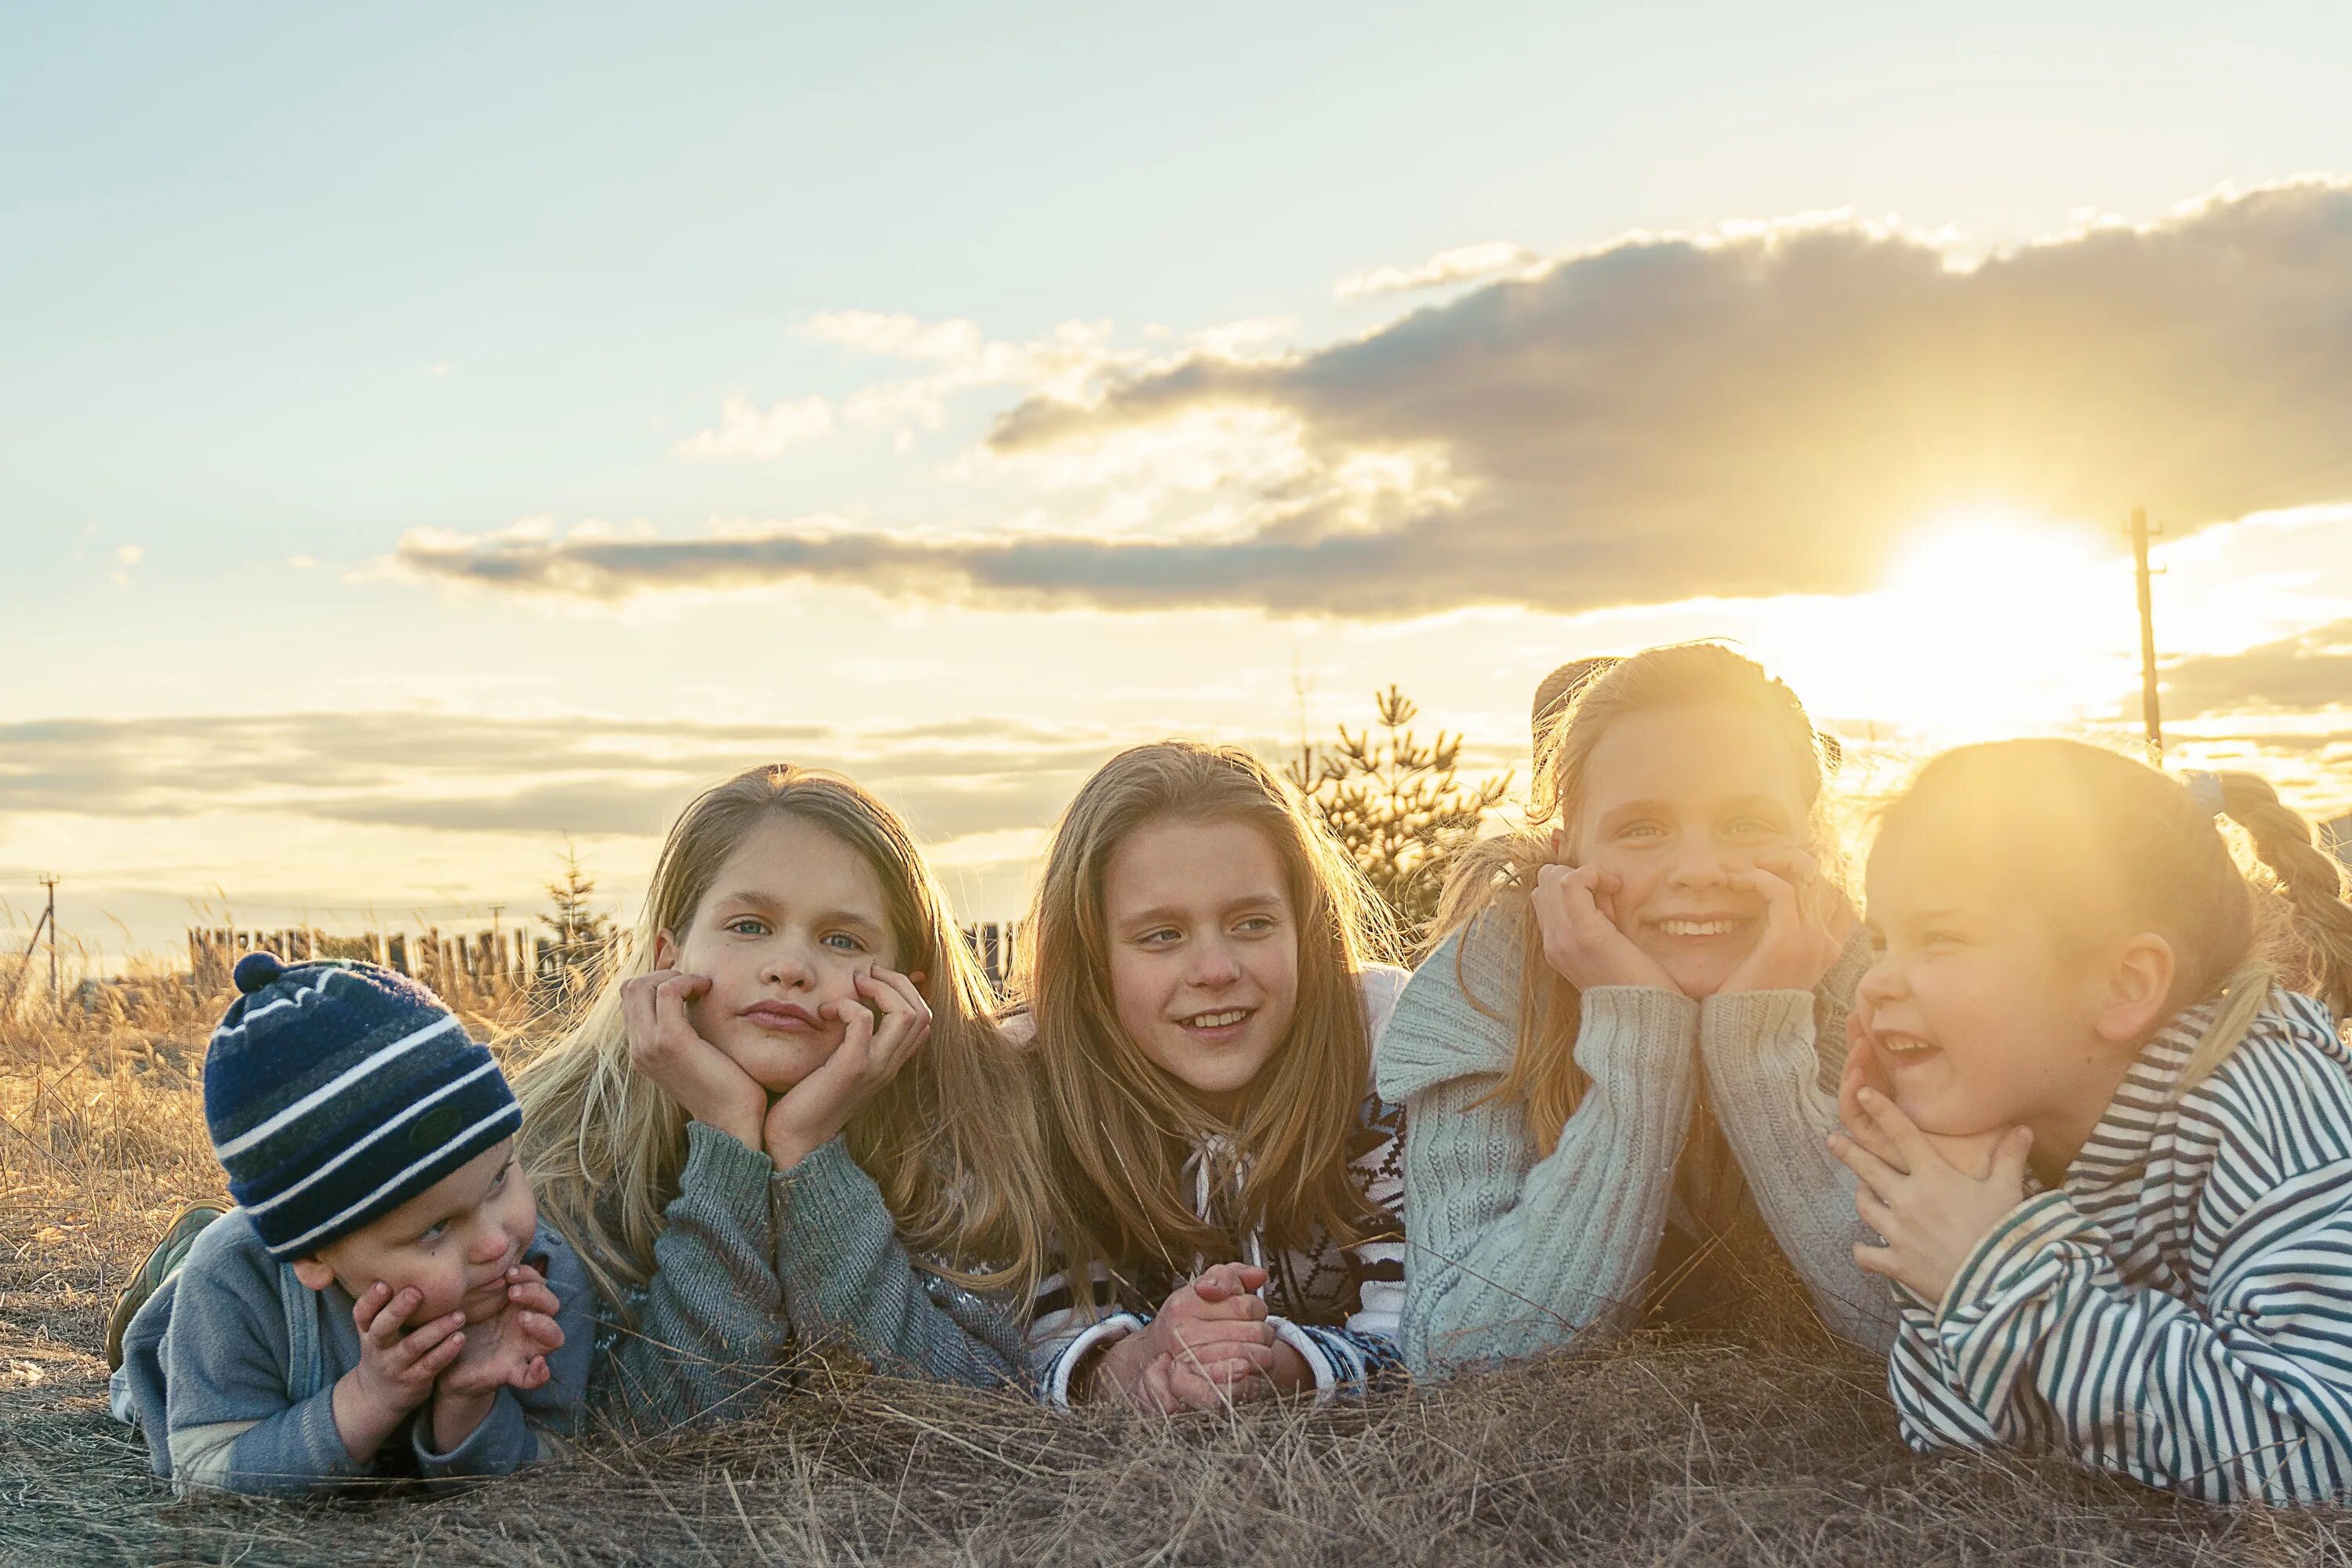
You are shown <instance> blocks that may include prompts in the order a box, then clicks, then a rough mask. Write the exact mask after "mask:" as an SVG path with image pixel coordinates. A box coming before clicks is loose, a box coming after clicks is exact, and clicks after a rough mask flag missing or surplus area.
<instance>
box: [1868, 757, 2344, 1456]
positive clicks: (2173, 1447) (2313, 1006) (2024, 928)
mask: <svg viewBox="0 0 2352 1568" xmlns="http://www.w3.org/2000/svg"><path fill="white" fill-rule="evenodd" d="M2217 813H2219V814H2223V815H2226V816H2229V817H2230V818H2231V820H2233V821H2235V822H2236V823H2237V824H2238V825H2239V826H2241V827H2242V828H2244V829H2245V831H2246V834H2247V837H2248V838H2249V839H2250V840H2251V843H2252V847H2253V850H2254V852H2255V854H2256V855H2257V856H2258V857H2259V858H2261V859H2262V861H2263V864H2264V865H2265V866H2266V867H2267V868H2269V870H2270V872H2271V873H2272V876H2273V878H2274V879H2275V882H2274V883H2273V884H2269V885H2256V884H2253V883H2251V882H2250V881H2249V879H2247V877H2246V876H2245V875H2244V874H2243V873H2242V871H2241V870H2240V868H2239V866H2238V864H2237V862H2236V861H2235V860H2234V859H2233V858H2232V857H2231V851H2230V847H2229V846H2228V844H2227V843H2226V842H2225V841H2224V839H2223V837H2222V836H2221V833H2220V832H2219V831H2217V830H2216V827H2215V824H2214V821H2213V818H2214V816H2215V815H2216V814H2217ZM1868 893H1869V903H1868V910H1869V919H1870V929H1871V933H1872V941H1873V944H1874V948H1875V950H1876V957H1875V959H1874V962H1873V963H1872V965H1871V967H1870V969H1869V972H1868V973H1866V974H1865V975H1864V977H1863V981H1862V984H1861V989H1860V992H1859V994H1858V996H1857V999H1856V1003H1855V1026H1854V1028H1853V1050H1852V1053H1851V1061H1850V1066H1849V1068H1848V1071H1847V1074H1846V1079H1845V1084H1844V1091H1843V1100H1844V1106H1845V1111H1846V1119H1847V1128H1848V1130H1849V1131H1850V1133H1851V1136H1847V1135H1836V1136H1835V1137H1834V1138H1833V1142H1834V1144H1835V1146H1836V1149H1837V1152H1838V1153H1839V1156H1840V1158H1842V1159H1843V1160H1844V1161H1845V1163H1847V1164H1849V1165H1851V1166H1852V1167H1853V1170H1854V1171H1855V1173H1857V1174H1859V1175H1860V1177H1861V1178H1862V1183H1863V1186H1862V1190H1861V1192H1860V1194H1858V1198H1857V1202H1858V1204H1859V1206H1860V1212H1861V1215H1862V1217H1863V1219H1864V1221H1865V1222H1866V1223H1867V1224H1868V1225H1869V1226H1870V1227H1871V1228H1872V1229H1874V1230H1875V1231H1876V1232H1877V1233H1878V1234H1879V1236H1880V1237H1883V1238H1884V1245H1882V1246H1875V1247H1858V1248H1857V1255H1858V1257H1859V1258H1860V1260H1861V1262H1862V1264H1863V1266H1864V1268H1869V1269H1872V1270H1873V1271H1874V1272H1876V1273H1879V1274H1883V1275H1885V1276H1886V1277H1887V1278H1889V1279H1892V1280H1893V1281H1895V1295H1896V1299H1897V1301H1898V1302H1899V1304H1900V1306H1901V1309H1902V1319H1903V1322H1902V1333H1901V1337H1900V1338H1899V1339H1898V1341H1897V1342H1896V1344H1895V1352H1894V1356H1893V1359H1892V1363H1891V1371H1890V1374H1889V1380H1888V1381H1889V1386H1890V1387H1891V1389H1892V1390H1893V1393H1894V1396H1895V1407H1896V1411H1897V1413H1898V1415H1899V1416H1900V1418H1901V1425H1902V1430H1903V1435H1904V1437H1905V1439H1906V1441H1907V1442H1908V1443H1909V1444H1910V1445H1911V1446H1912V1447H1915V1448H1917V1449H1920V1450H1922V1451H1925V1450H1928V1449H1931V1448H1935V1447H1947V1446H1950V1447H1981V1448H1991V1447H2020V1448H2031V1449H2040V1450H2044V1451H2055V1452H2059V1453H2065V1454H2071V1455H2073V1456H2074V1457H2075V1458H2078V1459H2080V1460H2082V1461H2084V1462H2085V1463H2087V1464H2090V1465H2093V1466H2096V1467H2098V1468H2103V1469H2108V1470H2114V1471H2117V1472H2119V1473H2121V1474H2123V1475H2126V1476H2130V1477H2132V1478H2133V1479H2137V1480H2139V1481H2143V1482H2146V1483H2147V1484H2148V1485H2150V1486H2157V1487H2165V1488H2169V1489H2173V1490H2176V1491H2179V1492H2184V1493H2187V1494H2188V1495H2189V1496H2191V1497H2197V1498H2202V1499H2205V1500H2210V1501H2213V1502H2236V1501H2240V1500H2268V1501H2272V1502H2315V1501H2320V1500H2341V1499H2342V1498H2343V1497H2344V1496H2345V1495H2346V1494H2347V1488H2348V1487H2352V1358H2348V1357H2347V1352H2346V1347H2347V1344H2352V1059H2347V1055H2346V1052H2345V1049H2344V1047H2343V1045H2342V1044H2341V1042H2340V1041H2339V1040H2338V1038H2337V1037H2336V1022H2335V1019H2334V1018H2333V1017H2331V1016H2330V1014H2329V1007H2330V1006H2331V1005H2332V1006H2334V1007H2335V1008H2336V1009H2339V1010H2341V1009H2342V1008H2344V1007H2345V1006H2346V1005H2347V1002H2352V907H2347V905H2346V904H2345V902H2344V900H2343V897H2342V893H2343V887H2342V882H2341V874H2340V872H2339V870H2338V868H2337V867H2336V864H2335V862H2333V861H2332V860H2330V859H2328V858H2326V856H2325V855H2324V854H2322V853H2321V852H2320V851H2319V850H2318V849H2317V848H2315V847H2314V846H2313V844H2312V842H2311V834H2310V830H2309V828H2308V827H2306V826H2305V824H2304V822H2303V820H2302V819H2301V818H2300V817H2298V816H2295V815H2294V813H2293V812H2292V811H2290V810H2289V809H2287V808H2286V807H2285V806H2284V805H2281V804H2280V803H2279V800H2278V797H2277V796H2276V795H2274V794H2273V792H2272V790H2271V788H2270V786H2269V785H2267V784H2263V782H2262V781H2261V780H2259V779H2257V778H2254V777H2252V775H2250V774H2246V773H2223V774H2220V775H2215V774H2210V773H2199V774H2192V775H2190V784H2189V786H2188V787H2183V786H2182V785H2181V784H2177V783H2175V782H2174V781H2172V780H2171V779H2168V778H2167V777H2165V776H2164V775H2163V774H2162V773H2158V772H2157V771H2156V770H2154V769H2152V768H2149V767H2147V766H2145V765H2143V764H2142V763H2137V762H2135V761H2133V760H2131V759H2129V758H2126V757H2123V756H2119V755H2116V754H2115V753H2113V752H2105V751H2102V750H2099V749H2098V748H2096V747H2094V746H2089V745H2084V744H2081V743H2079V742H2068V741H2012V742H2000V743H1997V744H1991V745H1982V746H1971V747H1967V748H1964V749H1962V750H1959V751H1956V752H1948V753H1946V754H1945V755H1944V756H1942V757H1940V758H1938V759H1937V760H1936V761H1935V762H1933V763H1929V764H1928V765H1927V768H1926V769H1925V770H1924V771H1923V772H1922V773H1920V775H1919V777H1918V780H1917V782H1916V783H1915V784H1913V785H1912V786H1911V788H1910V790H1909V791H1908V792H1907V793H1906V795H1904V796H1903V797H1902V798H1901V799H1900V800H1899V801H1898V802H1896V803H1895V805H1894V806H1893V807H1892V808H1891V809H1889V811H1888V812H1887V813H1886V816H1885V820H1884V823H1883V825H1882V826H1881V829H1880V832H1879V835H1878V838H1877V842H1876V844H1875V845H1874V847H1873V849H1872V852H1871V856H1870V864H1869V873H1868ZM2283 979H2284V980H2286V981H2290V982H2294V983H2300V984H2305V985H2307V986H2309V987H2311V988H2312V989H2313V990H2315V992H2316V993H2317V994H2316V995H2309V994H2297V993H2295V992H2294V991H2291V990H2287V989H2284V987H2283V985H2282V984H2281V981H2282V980H2283Z"/></svg>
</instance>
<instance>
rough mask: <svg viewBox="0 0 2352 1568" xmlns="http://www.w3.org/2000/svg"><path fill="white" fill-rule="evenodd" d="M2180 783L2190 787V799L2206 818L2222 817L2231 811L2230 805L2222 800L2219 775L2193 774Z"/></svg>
mask: <svg viewBox="0 0 2352 1568" xmlns="http://www.w3.org/2000/svg"><path fill="white" fill-rule="evenodd" d="M2180 782H2181V783H2182V784H2187V785H2188V786H2189V799H2191V800H2193V801H2195V802H2196V803H2197V806H2198V809H2199V810H2200V811H2202V812H2204V814H2205V815H2206V816H2221V815H2223V814H2224V813H2225V812H2227V811H2228V810H2229V803H2228V802H2227V801H2225V800H2223V799H2222V798H2221V778H2220V776H2219V775H2217V774H2214V773H2189V775H2187V776H2186V777H2184V778H2183V779H2182V780H2181V781H2180Z"/></svg>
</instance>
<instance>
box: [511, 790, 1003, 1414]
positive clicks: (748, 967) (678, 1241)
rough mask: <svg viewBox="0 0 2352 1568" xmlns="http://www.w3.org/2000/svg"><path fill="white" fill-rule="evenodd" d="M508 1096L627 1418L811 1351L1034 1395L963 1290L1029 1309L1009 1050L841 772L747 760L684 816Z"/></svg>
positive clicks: (881, 817)
mask: <svg viewBox="0 0 2352 1568" xmlns="http://www.w3.org/2000/svg"><path fill="white" fill-rule="evenodd" d="M519 1092H520V1096H521V1100H522V1104H523V1107H524V1109H525V1110H526V1111H527V1112H528V1113H529V1121H528V1122H527V1123H526V1131H525V1132H524V1136H523V1143H522V1150H523V1163H524V1165H525V1168H527V1169H528V1170H530V1173H531V1174H532V1178H533V1180H534V1181H536V1182H538V1183H539V1184H540V1190H541V1194H542V1196H543V1198H544V1200H545V1202H546V1204H547V1207H548V1212H549V1215H550V1216H551V1218H552V1219H553V1220H554V1221H555V1222H556V1223H557V1224H558V1225H559V1226H562V1229H563V1231H564V1232H565V1234H566V1235H568V1236H569V1237H571V1238H572V1241H573V1243H574V1244H575V1245H576V1246H577V1247H578V1248H579V1250H580V1253H581V1255H582V1257H583V1261H584V1262H585V1264H586V1266H587V1268H588V1272H589V1274H590V1276H591V1278H592V1279H593V1283H594V1285H595V1287H596V1289H597V1291H598V1294H599V1296H600V1299H601V1300H602V1303H603V1307H602V1311H601V1317H602V1319H603V1321H604V1330H603V1331H602V1332H601V1333H600V1336H599V1337H600V1341H601V1342H602V1347H603V1356H602V1359H601V1360H600V1362H599V1363H598V1372H597V1385H598V1391H599V1392H598V1398H599V1401H600V1404H602V1405H607V1406H609V1407H610V1408H611V1409H612V1410H614V1412H615V1413H617V1414H621V1415H627V1416H629V1417H631V1418H633V1419H634V1420H635V1421H636V1422H638V1423H639V1424H644V1423H647V1422H650V1423H655V1424H659V1425H669V1424H675V1423H678V1422H684V1421H690V1420H695V1419H699V1418H703V1417H708V1416H711V1415H726V1414H730V1413H737V1412H740V1409H741V1408H742V1406H743V1405H744V1404H745V1403H746V1402H747V1401H748V1399H749V1398H750V1397H751V1395H752V1394H753V1391H754V1390H755V1389H757V1388H759V1387H760V1386H761V1385H762V1384H769V1383H772V1382H773V1381H775V1380H776V1379H778V1378H780V1377H781V1376H782V1371H781V1369H782V1368H783V1367H784V1366H785V1365H786V1363H788V1362H789V1361H791V1360H792V1358H793V1352H795V1351H797V1350H805V1349H809V1348H813V1347H816V1346H819V1345H824V1344H842V1345H845V1346H846V1347H848V1348H849V1349H850V1350H851V1351H853V1352H856V1353H857V1354H859V1355H862V1356H863V1357H865V1358H866V1360H868V1361H869V1362H871V1363H874V1364H876V1365H877V1366H878V1367H880V1368H881V1369H883V1370H885V1371H887V1372H889V1373H898V1374H911V1375H918V1376H923V1377H929V1378H933V1379H939V1380H943V1381H949V1382H956V1383H964V1384H997V1383H1004V1382H1014V1383H1019V1382H1022V1381H1024V1379H1025V1373H1026V1359H1025V1357H1024V1353H1023V1345H1022V1335H1021V1330H1020V1328H1019V1326H1018V1325H1017V1323H1016V1322H1015V1321H1013V1317H1012V1316H1011V1315H1010V1314H1008V1313H1007V1312H1006V1311H1004V1310H1003V1309H1002V1308H1000V1307H998V1306H994V1305H992V1304H991V1303H990V1302H988V1301H986V1300H982V1297H981V1296H979V1295H977V1294H975V1289H999V1290H1000V1291H1005V1290H1009V1291H1015V1292H1018V1291H1025V1289H1027V1285H1026V1281H1028V1280H1033V1279H1034V1278H1035V1277H1036V1272H1037V1268H1036V1260H1037V1258H1039V1257H1040V1255H1041V1248H1040V1247H1039V1246H1038V1243H1037V1241H1036V1239H1035V1238H1036V1236H1037V1234H1038V1233H1037V1229H1036V1223H1037V1221H1036V1200H1035V1199H1034V1197H1028V1198H1023V1197H1022V1196H1021V1194H1023V1193H1024V1173H1025V1172H1027V1171H1029V1170H1031V1169H1033V1168H1034V1165H1033V1164H1032V1163H1026V1162H1034V1152H1033V1150H1034V1145H1033V1142H1032V1140H1031V1135H1030V1134H1029V1131H1028V1129H1029V1128H1030V1126H1031V1125H1032V1121H1033V1112H1032V1111H1031V1109H1030V1104H1029V1100H1028V1097H1027V1094H1026V1090H1025V1086H1024V1084H1023V1082H1022V1069H1021V1063H1020V1059H1019V1058H1018V1057H1017V1056H1016V1055H1015V1054H1013V1052H1012V1050H1011V1048H1010V1047H1008V1046H1007V1045H1006V1044H1005V1043H1004V1041H1003V1037H1002V1036H1001V1035H1000V1034H999V1033H998V1032H997V1030H996V1027H995V1025H994V1024H993V1022H992V1018H991V1016H990V1008H989V995H988V990H987V986H986V983H985V982H984V981H983V980H982V978H981V976H980V974H979V972H978V970H977V969H976V967H975V966H974V964H973V963H972V960H971V954H970V952H969V951H968V950H967V948H966V946H965V944H964V942H963V940H962V937H961V933H960V932H958V931H956V929H955V928H954V927H953V926H952V925H950V923H949V921H948V920H947V916H946V912H945V907H944V905H943V903H942V901H941V900H940V893H939V889H938V888H937V887H936V886H935V885H934V883H933V882H932V880H931V878H930V875H929V872H928V871H927V870H926V869H925V868H924V866H923V862H922V858H921V857H920V856H919V854H918V853H917V851H916V848H915V846H914V844H913V841H912V840H911V839H910V838H909V837H908V834H907V830H906V828H905V826H903V825H902V824H900V822H899V821H898V817H897V816H894V815H893V814H892V813H891V812H890V810H889V809H888V808H887V806H885V805H882V804H881V803H880V802H879V801H877V800H876V799H875V798H874V797H873V796H871V795H867V794H866V792H865V791H863V790H861V789H859V788H858V787H857V786H856V784H851V783H850V782H849V781H848V780H846V779H842V778H837V777H835V776H833V775H830V774H826V773H814V772H811V771H809V770H806V769H803V768H796V767H792V766H787V765H781V764H780V765H776V766H772V767H761V768H754V769H751V770H750V771H749V772H746V773H740V774H739V775H737V776H736V777H735V778H733V779H730V780H729V781H728V782H727V783H725V784H720V785H719V786H718V787H716V788H714V789H712V790H710V791H709V792H708V793H707V794H705V795H702V796H701V798H699V799H698V800H697V801H695V802H694V803H693V804H692V805H689V806H688V808H687V809H686V811H685V813H684V814H683V815H682V816H679V818H678V820H677V824H676V825H675V826H673V827H672V828H671V829H670V834H669V838H668V841H667V844H665V845H664V847H663V849H662V853H661V858H660V859H659V860H658V861H657V862H656V865H655V868H654V873H653V881H652V885H651V887H650V888H649V889H647V891H646V905H645V912H644V917H643V919H642V920H641V921H640V922H639V923H638V926H637V929H636V931H635V935H634V938H633V940H632V941H631V942H630V944H629V946H628V948H627V950H626V952H625V954H624V956H623V958H622V961H621V963H619V964H618V965H617V966H616V973H614V976H613V978H612V980H611V982H610V983H609V984H607V985H606V986H605V988H604V993H603V994H602V995H601V996H600V997H599V998H598V999H597V1001H596V1003H595V1005H593V1008H592V1009H591V1010H590V1011H589V1013H588V1014H587V1016H585V1017H584V1019H583V1021H582V1022H581V1024H580V1025H579V1026H578V1027H576V1028H575V1029H573V1030H572V1032H571V1034H570V1035H569V1036H567V1037H565V1038H564V1039H563V1040H562V1042H560V1043H559V1044H557V1045H556V1046H554V1047H551V1049H550V1050H549V1051H548V1052H547V1053H546V1054H545V1055H543V1056H541V1057H540V1058H537V1059H535V1060H533V1061H532V1062H530V1064H529V1065H528V1066H527V1067H526V1068H524V1069H523V1070H522V1072H521V1073H520V1079H519ZM1034 1186H1035V1184H1034V1181H1031V1182H1030V1183H1029V1184H1028V1187H1027V1188H1026V1189H1025V1190H1028V1191H1034ZM1014 1299H1015V1300H1018V1299H1020V1298H1019V1296H1018V1295H1016V1296H1015V1297H1014Z"/></svg>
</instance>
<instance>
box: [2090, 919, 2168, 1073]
mask: <svg viewBox="0 0 2352 1568" xmlns="http://www.w3.org/2000/svg"><path fill="white" fill-rule="evenodd" d="M2173 967H2174V966H2173V961H2172V944H2171V943H2170V942H2167V941H2165V940H2164V939H2163V938H2162V937H2160V936H2158V935H2157V934H2156V932H2154V931H2141V932H2140V933H2139V934H2137V936H2131V937H2126V938H2125V939H2124V943H2123V945H2122V946H2121V947H2120V948H2118V949H2116V952H2115V956H2114V958H2113V959H2112V960H2111V961H2110V963H2109V964H2108V967H2107V994H2106V997H2105V1002H2104V1003H2103V1005H2101V1006H2100V1009H2099V1019H2098V1033H2099V1037H2100V1038H2101V1039H2103V1040H2105V1041H2107V1042H2109V1043H2110V1044H2113V1045H2124V1044H2126V1043H2128V1042H2130V1041H2133V1040H2137V1039H2140V1038H2142V1037H2145V1036H2146V1035H2147V1032H2148V1031H2149V1030H2151V1029H2153V1028H2155V1027H2156V1026H2157V1025H2158V1024H2159V1023H2161V1022H2163V1021H2164V1003H2165V999H2166V998H2167V997H2168V996H2170V995H2171V994H2172V975H2173Z"/></svg>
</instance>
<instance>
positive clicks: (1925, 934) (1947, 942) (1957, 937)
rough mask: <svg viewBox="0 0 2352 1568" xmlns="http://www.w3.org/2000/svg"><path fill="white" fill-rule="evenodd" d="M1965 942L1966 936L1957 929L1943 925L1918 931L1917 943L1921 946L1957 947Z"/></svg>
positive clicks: (1966, 940)
mask: <svg viewBox="0 0 2352 1568" xmlns="http://www.w3.org/2000/svg"><path fill="white" fill-rule="evenodd" d="M1966 942H1968V938H1966V937H1964V936H1962V935H1961V934H1960V933H1959V932H1958V931H1952V930H1949V929H1948V928H1946V927H1943V926H1937V927H1935V928H1934V929H1933V930H1929V931H1921V932H1920V933H1919V945H1920V946H1922V947H1958V946H1962V945H1965V944H1966Z"/></svg>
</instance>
